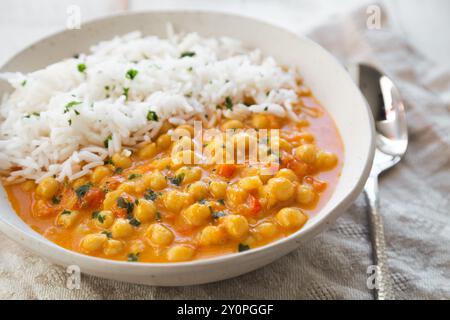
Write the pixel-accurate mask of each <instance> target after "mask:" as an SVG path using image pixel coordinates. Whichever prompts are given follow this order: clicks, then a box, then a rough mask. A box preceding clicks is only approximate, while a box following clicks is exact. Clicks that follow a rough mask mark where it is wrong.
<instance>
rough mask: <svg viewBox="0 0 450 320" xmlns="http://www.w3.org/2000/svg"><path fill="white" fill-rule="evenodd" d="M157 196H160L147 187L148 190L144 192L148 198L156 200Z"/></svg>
mask: <svg viewBox="0 0 450 320" xmlns="http://www.w3.org/2000/svg"><path fill="white" fill-rule="evenodd" d="M157 197H158V195H157V194H156V192H155V191H153V190H152V189H147V191H145V193H144V198H145V199H146V200H151V201H155V200H156V198H157Z"/></svg>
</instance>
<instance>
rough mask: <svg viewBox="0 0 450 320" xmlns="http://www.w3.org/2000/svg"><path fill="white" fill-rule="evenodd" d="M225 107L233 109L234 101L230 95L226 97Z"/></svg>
mask: <svg viewBox="0 0 450 320" xmlns="http://www.w3.org/2000/svg"><path fill="white" fill-rule="evenodd" d="M225 108H227V109H228V110H233V101H232V100H231V98H230V97H226V98H225Z"/></svg>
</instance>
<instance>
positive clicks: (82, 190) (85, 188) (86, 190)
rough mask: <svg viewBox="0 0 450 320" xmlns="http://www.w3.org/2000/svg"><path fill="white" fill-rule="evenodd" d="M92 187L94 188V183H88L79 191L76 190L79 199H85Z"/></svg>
mask: <svg viewBox="0 0 450 320" xmlns="http://www.w3.org/2000/svg"><path fill="white" fill-rule="evenodd" d="M91 187H92V183H87V184H84V185H82V186H80V187H79V188H78V189H76V190H75V193H76V195H77V197H78V199H81V198H83V197H84V196H85V195H86V193H87V192H88V191H89V189H90V188H91Z"/></svg>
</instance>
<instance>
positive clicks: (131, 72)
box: [125, 69, 138, 80]
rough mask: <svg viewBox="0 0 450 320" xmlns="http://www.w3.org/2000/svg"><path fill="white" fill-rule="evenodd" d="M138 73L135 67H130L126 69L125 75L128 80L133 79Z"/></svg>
mask: <svg viewBox="0 0 450 320" xmlns="http://www.w3.org/2000/svg"><path fill="white" fill-rule="evenodd" d="M137 74H138V71H137V70H136V69H130V70H128V71H127V73H126V75H125V77H127V78H128V79H130V80H133V79H134V78H135V77H136V76H137Z"/></svg>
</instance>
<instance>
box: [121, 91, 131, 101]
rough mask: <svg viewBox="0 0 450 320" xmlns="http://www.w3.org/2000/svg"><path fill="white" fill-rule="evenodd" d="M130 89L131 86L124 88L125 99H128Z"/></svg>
mask: <svg viewBox="0 0 450 320" xmlns="http://www.w3.org/2000/svg"><path fill="white" fill-rule="evenodd" d="M129 91H130V88H123V93H122V94H123V95H124V96H125V100H128V92H129Z"/></svg>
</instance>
